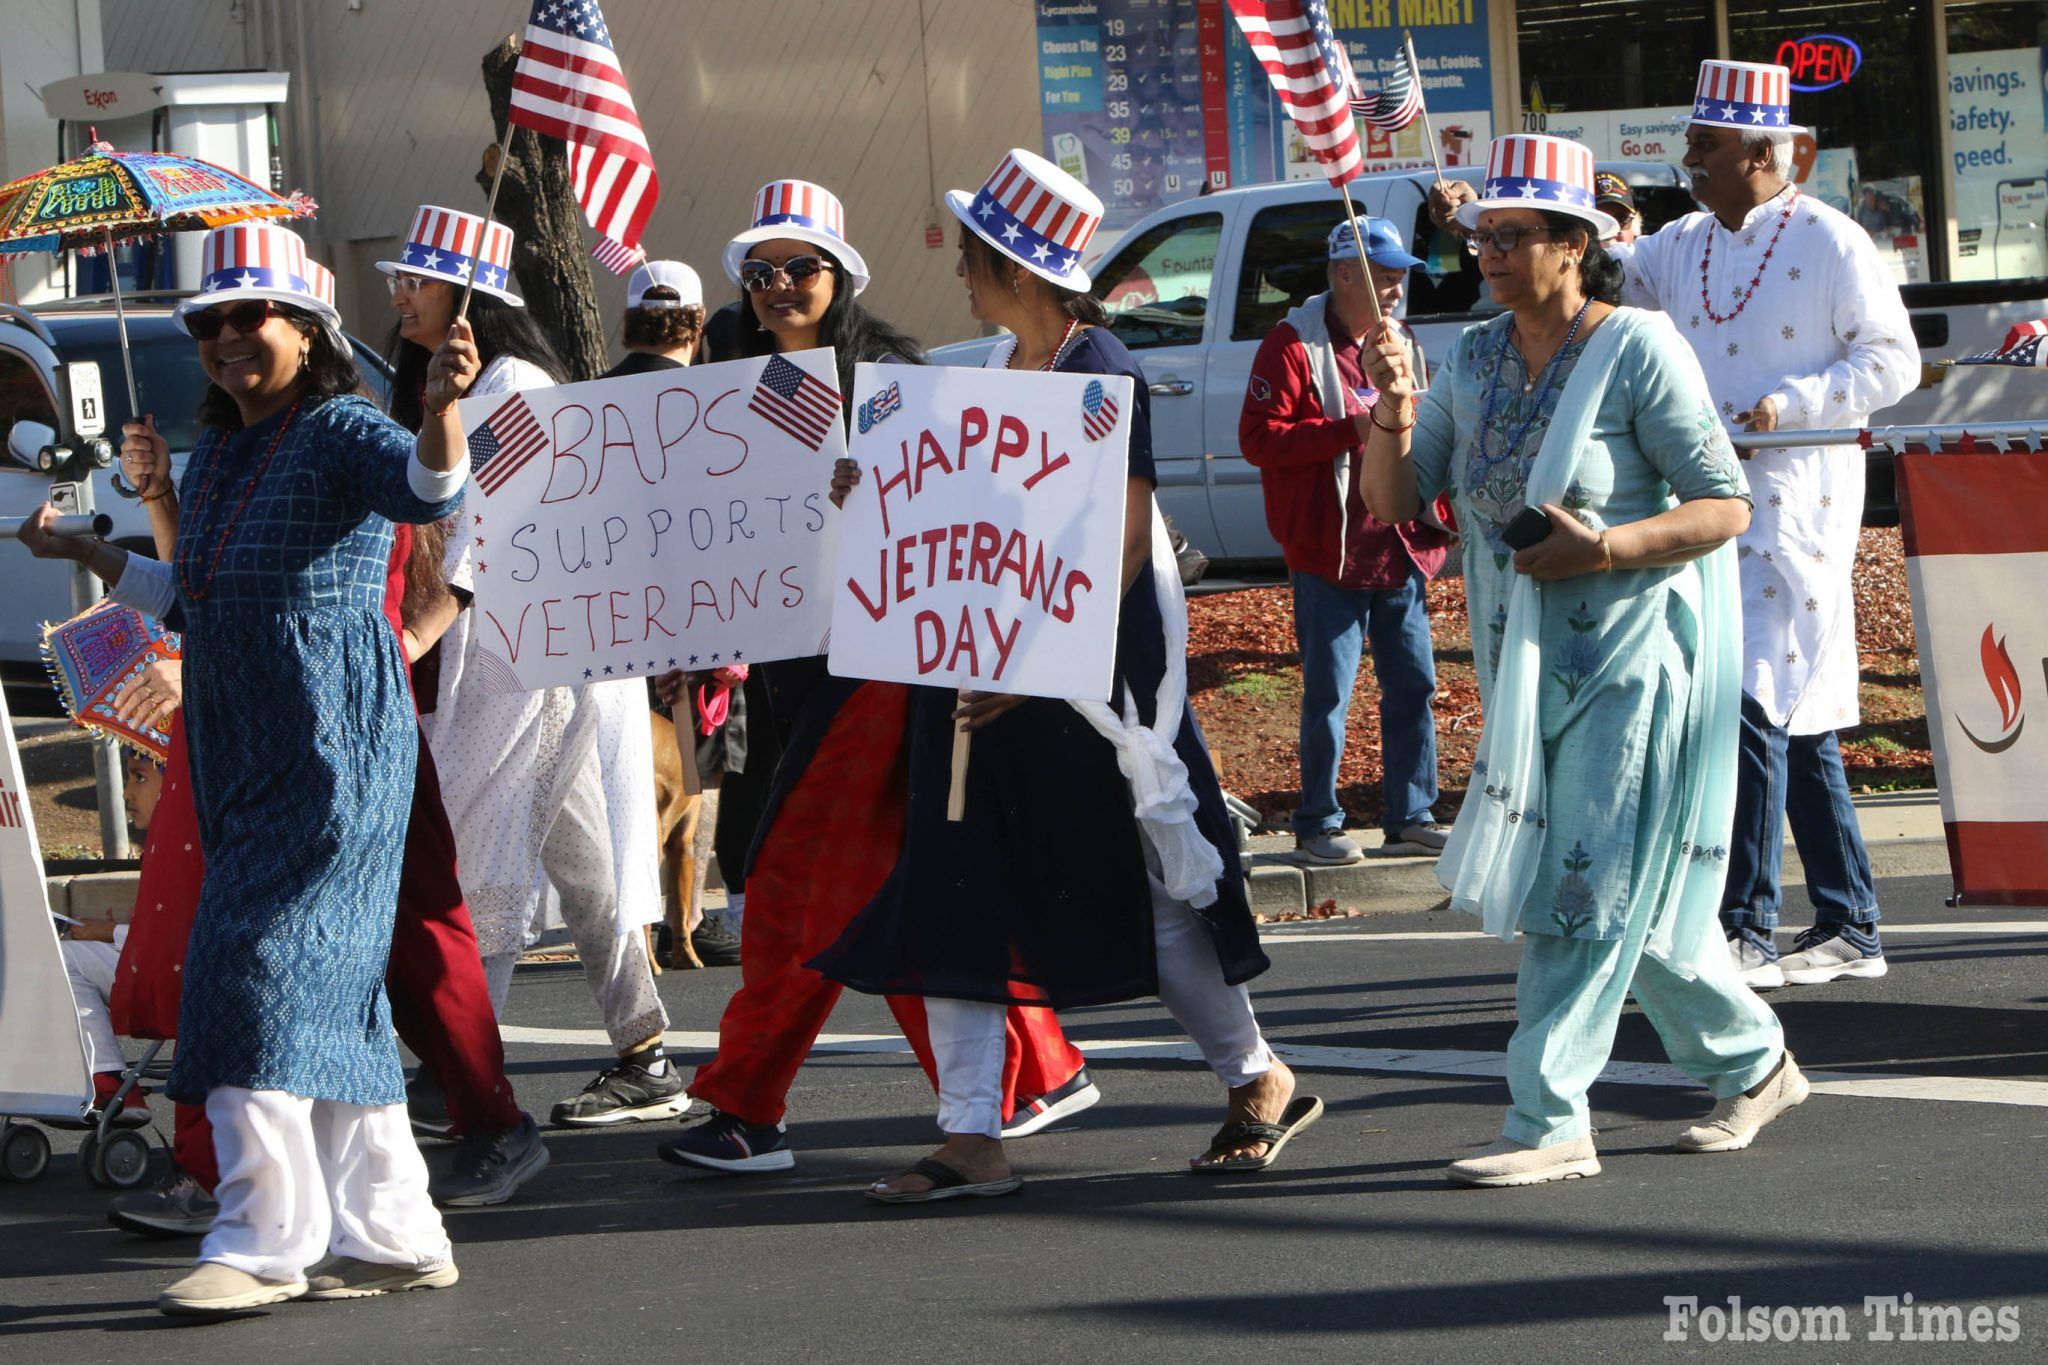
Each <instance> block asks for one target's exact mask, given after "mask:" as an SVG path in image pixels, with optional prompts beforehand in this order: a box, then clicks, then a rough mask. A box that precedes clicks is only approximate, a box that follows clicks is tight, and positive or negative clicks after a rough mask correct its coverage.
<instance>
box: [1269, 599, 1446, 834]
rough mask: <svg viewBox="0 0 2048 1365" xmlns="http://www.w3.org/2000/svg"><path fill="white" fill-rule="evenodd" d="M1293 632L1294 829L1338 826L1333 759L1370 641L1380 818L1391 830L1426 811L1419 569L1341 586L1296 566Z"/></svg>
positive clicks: (1428, 778)
mask: <svg viewBox="0 0 2048 1365" xmlns="http://www.w3.org/2000/svg"><path fill="white" fill-rule="evenodd" d="M1292 578H1293V583H1294V638H1295V641H1296V642H1297V643H1298V644H1299V645H1300V647H1301V806H1300V808H1299V809H1297V810H1296V811H1295V812H1294V832H1295V833H1296V834H1297V835H1300V836H1302V837H1304V838H1306V837H1308V836H1310V835H1314V834H1319V833H1326V832H1333V831H1336V830H1340V829H1343V828H1344V808H1343V807H1342V806H1340V805H1338V804H1337V760H1338V759H1339V758H1341V757H1342V756H1343V753H1344V720H1345V717H1346V715H1347V714H1349V712H1350V710H1351V690H1352V688H1353V686H1354V685H1355V684H1356V683H1357V681H1358V657H1359V654H1360V651H1361V646H1362V645H1363V644H1366V643H1370V644H1371V646H1372V667H1373V672H1374V673H1375V674H1377V675H1378V676H1379V683H1380V759H1381V774H1382V775H1381V781H1380V790H1381V792H1382V794H1383V795H1384V797H1385V803H1386V804H1385V810H1384V812H1383V813H1382V816H1381V821H1380V823H1381V826H1382V827H1383V828H1384V829H1385V830H1386V832H1387V833H1388V834H1389V835H1393V834H1398V833H1400V831H1401V829H1402V827H1403V826H1406V825H1412V824H1418V823H1423V822H1427V821H1429V820H1431V819H1432V818H1434V817H1433V816H1432V815H1431V813H1430V807H1431V806H1433V805H1435V804H1436V718H1435V717H1434V716H1433V715H1431V714H1430V709H1429V703H1430V699H1431V698H1433V697H1434V696H1436V661H1435V659H1434V658H1433V657H1432V656H1431V654H1430V641H1429V613H1428V611H1427V610H1426V609H1425V606H1424V602H1423V595H1422V590H1423V584H1424V582H1425V580H1424V579H1423V577H1422V571H1421V570H1420V569H1417V568H1415V567H1414V566H1413V565H1410V566H1409V569H1408V581H1407V582H1406V583H1404V584H1402V585H1401V586H1400V587H1398V588H1388V589H1385V590H1384V591H1379V592H1372V591H1366V590H1363V589H1353V588H1340V587H1338V586H1337V585H1336V584H1335V583H1332V582H1330V581H1329V580H1328V579H1325V578H1318V577H1316V576H1315V575H1314V574H1306V573H1297V574H1294V575H1293V576H1292Z"/></svg>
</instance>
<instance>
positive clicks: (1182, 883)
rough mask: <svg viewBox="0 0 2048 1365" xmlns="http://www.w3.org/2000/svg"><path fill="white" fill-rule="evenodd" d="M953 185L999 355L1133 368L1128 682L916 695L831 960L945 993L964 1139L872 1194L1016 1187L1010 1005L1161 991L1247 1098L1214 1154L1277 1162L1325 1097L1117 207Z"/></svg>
mask: <svg viewBox="0 0 2048 1365" xmlns="http://www.w3.org/2000/svg"><path fill="white" fill-rule="evenodd" d="M946 202H947V204H948V206H949V207H951V209H952V210H953V212H954V214H955V215H956V216H957V217H958V218H959V219H960V222H961V225H962V227H961V233H960V262H959V266H958V274H959V275H960V277H961V279H962V280H963V281H964V282H965V283H966V286H967V295H968V300H969V305H970V307H971V308H972V309H973V312H974V316H975V317H976V318H977V319H979V320H981V321H983V322H986V323H992V324H995V325H998V326H1001V327H1003V328H1005V329H1007V330H1008V331H1009V332H1010V337H1009V338H1008V339H1007V340H1005V341H1004V342H1003V343H1002V344H1001V345H999V346H998V347H997V348H996V351H995V353H994V354H993V355H992V356H991V357H990V358H989V362H988V363H989V365H990V367H992V368H1009V369H1019V370H1058V371H1063V372H1067V373H1077V374H1114V375H1128V376H1130V378H1131V379H1132V380H1133V381H1134V383H1133V392H1134V394H1135V399H1134V401H1135V404H1136V411H1135V413H1133V414H1132V417H1133V420H1132V423H1131V437H1130V445H1129V454H1128V459H1129V471H1128V473H1129V478H1128V483H1127V491H1126V502H1125V529H1124V554H1123V573H1122V583H1121V586H1120V591H1121V594H1122V603H1121V606H1120V608H1119V612H1118V618H1117V645H1116V683H1115V691H1114V693H1113V696H1112V700H1111V703H1110V705H1108V706H1102V705H1099V704H1093V703H1074V704H1069V703H1067V702H1062V701H1049V700H1040V699H1033V698H1028V697H1021V696H1007V695H997V694H991V693H971V692H970V693H965V694H961V695H958V696H955V695H954V694H952V693H950V692H944V691H940V690H937V689H932V688H918V689H915V691H914V693H913V696H914V701H913V703H912V710H911V719H910V756H909V793H910V811H909V823H908V826H907V829H906V831H905V836H904V847H903V856H902V858H901V860H900V861H899V863H898V865H897V868H896V871H895V873H894V875H892V876H891V877H890V879H889V881H888V883H887V884H886V885H885V886H883V887H882V889H881V891H880V894H878V895H877V896H876V897H875V898H874V900H873V901H872V902H870V903H869V905H868V906H867V908H866V909H864V910H863V911H862V912H861V914H860V917H859V918H858V919H856V920H855V921H854V923H853V924H852V925H851V926H850V927H849V928H848V930H847V931H846V933H845V934H843V935H842V936H841V937H840V939H839V941H838V942H837V943H835V944H834V945H833V946H832V947H831V948H830V949H829V950H827V951H826V952H825V953H823V954H821V955H820V956H819V958H818V959H817V965H818V967H819V968H820V970H822V971H824V972H825V973H826V974H827V975H829V976H833V977H836V978H837V979H838V980H841V981H844V982H846V983H847V984H848V985H851V986H854V987H857V988H859V989H862V990H870V991H873V990H892V991H915V992H917V993H919V994H922V995H924V996H926V997H927V999H926V1001H925V1008H926V1010H927V1012H928V1013H929V1015H930V1017H931V1021H932V1037H933V1043H934V1046H935V1048H936V1050H937V1054H938V1059H939V1126H940V1128H941V1130H942V1131H943V1132H944V1133H945V1135H946V1140H945V1144H944V1145H943V1146H942V1147H940V1148H939V1150H938V1151H937V1152H936V1153H935V1154H934V1155H933V1156H932V1157H931V1158H929V1159H928V1160H925V1161H921V1162H919V1163H918V1164H917V1166H916V1167H915V1168H913V1169H912V1170H911V1171H909V1172H906V1173H905V1174H903V1175H899V1176H896V1177H894V1178H893V1179H889V1180H884V1181H878V1182H877V1183H876V1184H875V1185H874V1186H873V1187H872V1188H871V1189H870V1190H869V1195H870V1196H871V1197H872V1198H875V1199H878V1200H881V1201H884V1202H890V1203H910V1202H923V1201H926V1200H932V1199H949V1198H955V1197H959V1196H962V1195H997V1194H1007V1193H1009V1192H1010V1191H1012V1190H1014V1189H1016V1188H1017V1187H1018V1185H1019V1184H1020V1183H1021V1182H1019V1181H1018V1180H1017V1178H1016V1177H1015V1176H1013V1175H1012V1174H1011V1173H1010V1167H1009V1163H1008V1159H1007V1157H1006V1156H1005V1154H1004V1151H1003V1147H1002V1137H1003V1132H1002V1127H1001V1123H1000V1115H999V1113H998V1111H997V1108H996V1103H995V1101H996V1097H997V1095H998V1094H999V1089H998V1082H999V1080H1000V1077H1001V1062H1002V1046H1001V1044H1002V1036H1003V1035H1002V1018H1003V1006H1004V1004H1005V1003H1008V1004H1012V1005H1014V1004H1020V1003H1026V1002H1043V1003H1049V1004H1051V1005H1053V1006H1054V1007H1056V1008H1057V1007H1062V1006H1068V1005H1090V1004H1100V1003H1104V1002H1108V1001H1116V1000H1128V999H1132V998H1135V997H1139V996H1145V995H1154V994H1156V995H1158V996H1160V998H1161V999H1163V1000H1164V1001H1165V1002H1166V1005H1167V1008H1168V1009H1169V1010H1171V1011H1172V1013H1173V1015H1174V1017H1175V1018H1176V1019H1177V1020H1178V1021H1179V1022H1180V1024H1181V1026H1182V1027H1183V1028H1185V1029H1187V1030H1188V1032H1189V1034H1190V1035H1191V1036H1192V1037H1193V1038H1194V1040H1195V1042H1196V1043H1197V1045H1198V1046H1199V1047H1200V1048H1201V1051H1202V1055H1203V1058H1204V1059H1205V1060H1206V1061H1207V1062H1208V1063H1209V1066H1210V1069H1211V1070H1212V1071H1213V1072H1214V1073H1215V1074H1216V1077H1217V1079H1219V1080H1220V1081H1222V1082H1223V1085H1224V1087H1225V1088H1226V1090H1227V1091H1228V1095H1229V1101H1228V1112H1227V1115H1226V1119H1225V1122H1224V1124H1223V1127H1222V1128H1221V1130H1219V1131H1218V1132H1217V1133H1216V1135H1215V1137H1214V1138H1213V1139H1212V1141H1211V1142H1210V1144H1209V1146H1208V1148H1207V1150H1206V1151H1205V1152H1203V1153H1202V1154H1201V1155H1200V1156H1198V1157H1196V1158H1195V1159H1194V1160H1193V1161H1192V1162H1191V1166H1192V1168H1193V1169H1194V1170H1195V1171H1197V1172H1199V1173H1203V1174H1211V1173H1217V1172H1222V1171H1239V1170H1248V1169H1259V1168H1263V1167H1265V1166H1268V1165H1270V1164H1271V1163H1272V1162H1273V1161H1274V1159H1275V1158H1276V1157H1278V1156H1279V1154H1280V1149H1281V1147H1282V1146H1283V1145H1284V1144H1285V1143H1286V1142H1287V1141H1288V1140H1289V1139H1290V1138H1291V1137H1292V1136H1293V1135H1294V1134H1295V1133H1297V1132H1299V1131H1300V1130H1301V1129H1302V1128H1304V1127H1306V1126H1307V1125H1308V1124H1310V1123H1312V1122H1314V1121H1315V1119H1316V1118H1317V1116H1318V1115H1320V1114H1321V1112H1322V1102H1321V1101H1320V1100H1317V1099H1314V1098H1312V1097H1307V1096H1297V1095H1296V1094H1295V1084H1294V1075H1293V1073H1292V1072H1291V1071H1290V1070H1289V1069H1288V1068H1287V1067H1286V1066H1285V1065H1284V1064H1283V1063H1281V1062H1280V1061H1279V1060H1278V1059H1277V1058H1275V1057H1274V1056H1273V1053H1272V1050H1271V1049H1270V1048H1268V1047H1267V1045H1266V1041H1265V1038H1264V1037H1263V1036H1262V1035H1261V1033H1260V1031H1259V1025H1258V1021H1257V1019H1256V1018H1254V1017H1253V1014H1252V1008H1251V998H1250V995H1249V993H1248V992H1247V991H1246V989H1245V986H1244V983H1245V982H1246V981H1248V980H1250V979H1251V978H1252V977H1254V976H1257V975H1258V974H1259V973H1260V972H1262V971H1264V970H1265V969H1266V967H1267V966H1268V965H1269V964H1268V962H1267V959H1266V955H1265V953H1264V952H1263V951H1262V950H1261V949H1260V947H1259V940H1258V931H1257V930H1256V928H1255V927H1254V925H1253V922H1252V915H1251V908H1250V906H1249V905H1248V904H1247V903H1246V900H1245V888H1244V876H1243V873H1242V871H1241V870H1240V868H1239V866H1238V858H1237V839H1236V836H1235V833H1234V832H1233V830H1232V828H1231V825H1230V821H1229V818H1228V816H1227V815H1226V813H1225V810H1224V805H1223V793H1222V789H1221V787H1220V786H1219V785H1218V784H1217V781H1216V771H1215V767H1214V766H1213V765H1212V764H1211V762H1210V760H1209V752H1208V749H1207V748H1206V747H1205V746H1204V744H1203V741H1202V735H1201V731H1200V730H1199V729H1198V728H1197V726H1196V724H1195V719H1194V715H1193V713H1192V712H1191V711H1189V709H1188V707H1187V659H1186V638H1187V607H1186V603H1185V601H1184V599H1183V598H1182V596H1181V585H1180V576H1179V574H1178V572H1177V571H1176V570H1175V567H1174V561H1173V553H1172V550H1171V548H1170V546H1169V545H1168V543H1167V538H1166V533H1165V530H1164V527H1163V525H1162V524H1161V519H1160V516H1159V513H1158V510H1157V507H1156V506H1155V504H1154V501H1153V487H1154V483H1155V480H1156V476H1155V474H1154V470H1153V462H1152V442H1151V418H1150V401H1149V395H1148V392H1147V386H1146V383H1145V376H1144V373H1143V371H1142V370H1140V369H1139V368H1138V363H1137V361H1136V360H1134V359H1133V358H1132V357H1131V354H1130V352H1129V351H1127V350H1125V349H1124V346H1123V343H1121V342H1120V341H1118V340H1117V339H1116V337H1115V335H1114V334H1113V333H1111V332H1110V331H1109V330H1108V329H1107V328H1106V327H1105V326H1104V325H1103V323H1104V322H1105V321H1106V319H1105V316H1104V313H1103V310H1102V306H1101V304H1100V303H1098V302H1097V301H1096V300H1095V299H1094V298H1092V297H1090V295H1089V294H1088V292H1087V291H1088V287H1089V280H1088V274H1087V272H1086V271H1085V270H1084V269H1082V267H1081V264H1080V261H1081V256H1082V254H1083V253H1084V252H1085V251H1086V250H1087V246H1088V242H1089V239H1090V237H1091V236H1092V234H1093V233H1094V230H1095V226H1096V224H1097V223H1098V222H1100V220H1101V217H1102V204H1101V201H1100V200H1098V199H1097V198H1096V197H1095V196H1094V195H1093V194H1091V193H1089V191H1088V189H1087V187H1085V186H1084V185H1082V184H1081V183H1080V182H1079V181H1077V180H1075V179H1074V178H1073V177H1072V176H1070V175H1068V174H1066V173H1065V172H1064V171H1061V170H1060V169H1059V168H1057V167H1055V166H1054V165H1052V164H1051V163H1050V162H1048V161H1046V160H1045V159H1044V158H1042V157H1038V156H1035V155H1033V154H1032V153H1030V152H1028V151H1023V150H1013V151H1011V152H1010V153H1009V154H1008V155H1007V156H1005V157H1004V158H1003V160H1002V162H1001V164H999V165H998V166H997V167H996V170H995V173H994V174H992V175H991V176H990V177H989V179H988V181H987V183H985V184H984V185H983V186H982V188H981V190H980V192H979V193H977V194H972V195H969V194H965V193H962V192H960V191H953V192H951V193H949V194H948V195H947V196H946ZM856 473H857V471H856ZM962 723H964V726H965V728H967V729H969V730H971V731H973V732H975V740H974V758H973V762H972V764H971V765H970V767H969V769H968V776H967V794H966V815H965V819H964V820H963V821H961V822H957V823H953V822H949V821H948V820H947V818H946V804H947V793H948V788H949V785H950V783H949V772H950V760H951V751H952V746H953V733H954V729H955V726H956V725H959V724H962ZM1125 771H1128V772H1129V773H1130V774H1131V775H1130V777H1129V778H1128V779H1126V777H1125V776H1124V772H1125ZM1138 792H1143V793H1144V794H1145V799H1144V803H1143V805H1142V807H1140V806H1139V804H1138V797H1137V795H1136V793H1138ZM1048 849H1053V850H1057V851H1058V856H1056V857H1047V856H1045V851H1046V850H1048ZM989 963H995V964H1007V970H1005V969H1004V968H1003V967H1002V966H1001V965H999V966H998V967H997V968H996V969H994V970H989V969H988V967H987V966H986V964H989Z"/></svg>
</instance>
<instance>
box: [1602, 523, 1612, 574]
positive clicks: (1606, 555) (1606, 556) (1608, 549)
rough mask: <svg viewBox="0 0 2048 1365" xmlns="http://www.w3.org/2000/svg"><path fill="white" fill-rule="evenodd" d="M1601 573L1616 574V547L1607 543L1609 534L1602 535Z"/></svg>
mask: <svg viewBox="0 0 2048 1365" xmlns="http://www.w3.org/2000/svg"><path fill="white" fill-rule="evenodd" d="M1600 572H1601V573H1612V572H1614V547H1613V546H1612V545H1609V544H1608V543H1607V533H1606V532H1605V531H1602V532H1601V533H1600Z"/></svg>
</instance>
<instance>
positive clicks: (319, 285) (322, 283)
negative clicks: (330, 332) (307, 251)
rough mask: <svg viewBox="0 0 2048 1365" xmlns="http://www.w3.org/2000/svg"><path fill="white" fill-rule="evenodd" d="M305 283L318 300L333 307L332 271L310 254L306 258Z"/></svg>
mask: <svg viewBox="0 0 2048 1365" xmlns="http://www.w3.org/2000/svg"><path fill="white" fill-rule="evenodd" d="M306 285H307V287H308V288H309V289H311V290H312V291H313V295H314V297H316V298H318V299H319V300H320V302H322V303H324V304H326V305H327V306H328V307H329V308H333V307H334V272H333V271H332V270H329V269H328V268H327V267H326V266H324V265H322V264H320V262H318V261H316V260H314V259H313V258H312V257H311V256H308V257H307V258H306ZM337 311H338V310H337Z"/></svg>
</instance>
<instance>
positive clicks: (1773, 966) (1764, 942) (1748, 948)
mask: <svg viewBox="0 0 2048 1365" xmlns="http://www.w3.org/2000/svg"><path fill="white" fill-rule="evenodd" d="M1728 953H1729V955H1730V956H1731V957H1733V958H1734V959H1735V974H1736V975H1737V976H1739V977H1741V978H1742V984H1743V985H1745V986H1747V987H1749V988H1750V989H1751V990H1753V991H1769V990H1776V989H1777V988H1778V987H1780V986H1782V985H1784V984H1785V973H1784V972H1783V971H1782V970H1781V964H1780V963H1779V960H1778V947H1777V945H1776V944H1774V943H1772V942H1771V937H1770V935H1769V934H1766V933H1763V932H1761V931H1760V930H1756V929H1732V930H1730V931H1729V933H1728Z"/></svg>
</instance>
